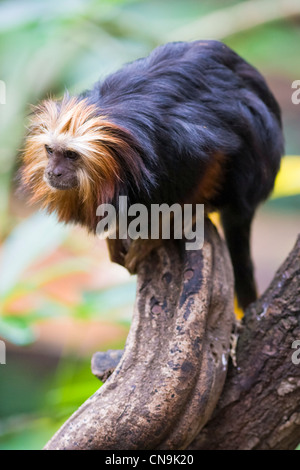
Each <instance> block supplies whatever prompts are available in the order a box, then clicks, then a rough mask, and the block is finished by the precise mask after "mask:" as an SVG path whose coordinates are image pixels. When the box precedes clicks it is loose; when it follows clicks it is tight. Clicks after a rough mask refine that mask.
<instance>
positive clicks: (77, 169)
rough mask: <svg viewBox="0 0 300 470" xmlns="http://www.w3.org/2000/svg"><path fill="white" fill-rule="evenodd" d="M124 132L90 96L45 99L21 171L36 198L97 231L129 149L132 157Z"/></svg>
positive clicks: (33, 123) (65, 217) (64, 218)
mask: <svg viewBox="0 0 300 470" xmlns="http://www.w3.org/2000/svg"><path fill="white" fill-rule="evenodd" d="M124 135H125V134H124V131H122V129H120V128H118V127H117V126H116V125H114V124H112V123H110V122H108V121H107V120H106V119H105V117H103V115H100V113H99V110H97V108H96V106H94V105H89V104H87V102H86V100H83V99H78V98H64V99H63V100H62V102H55V101H53V100H47V101H45V102H43V103H42V104H41V105H39V106H38V107H37V108H36V110H35V112H34V114H33V117H32V120H31V125H30V128H29V134H28V137H27V140H26V147H25V152H24V155H23V167H22V169H21V172H22V182H23V185H24V186H25V187H26V188H29V190H30V193H31V199H32V201H33V202H37V201H39V202H41V204H42V206H43V207H46V208H47V209H48V211H50V212H52V211H55V212H56V213H57V214H58V218H59V219H60V220H62V221H65V222H69V221H76V222H79V223H82V224H84V225H88V226H89V228H91V229H93V226H94V225H95V220H96V209H97V207H98V205H99V204H100V203H103V202H110V201H111V200H112V198H113V197H114V196H115V194H116V191H117V190H118V187H119V184H120V182H121V181H122V179H124V175H123V173H122V172H123V169H124V166H125V164H124V165H122V164H121V163H122V158H121V156H122V155H123V154H126V152H127V153H128V155H129V156H128V158H127V160H128V162H131V161H132V156H131V155H130V149H129V145H128V143H126V139H125V140H123V137H124ZM125 157H126V155H125ZM130 159H131V160H130ZM128 162H127V163H126V165H127V166H128ZM132 165H133V164H132ZM135 172H136V171H135Z"/></svg>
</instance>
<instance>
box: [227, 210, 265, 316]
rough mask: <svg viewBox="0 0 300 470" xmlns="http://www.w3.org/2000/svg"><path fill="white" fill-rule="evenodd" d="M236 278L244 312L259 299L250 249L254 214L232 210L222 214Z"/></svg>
mask: <svg viewBox="0 0 300 470" xmlns="http://www.w3.org/2000/svg"><path fill="white" fill-rule="evenodd" d="M221 217H222V224H223V228H224V233H225V238H226V241H227V245H228V249H229V253H230V256H231V261H232V264H233V270H234V277H235V290H236V294H237V299H238V303H239V305H240V307H241V308H242V309H243V310H244V309H245V308H246V307H247V306H248V305H249V304H250V303H251V302H254V301H255V300H256V298H257V293H256V284H255V280H254V273H253V264H252V260H251V249H250V231H251V223H252V219H253V213H252V214H251V215H248V216H246V217H245V216H244V215H241V214H240V213H238V212H236V211H234V210H233V209H232V208H226V209H225V210H223V211H222V212H221Z"/></svg>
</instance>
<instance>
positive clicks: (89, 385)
mask: <svg viewBox="0 0 300 470" xmlns="http://www.w3.org/2000/svg"><path fill="white" fill-rule="evenodd" d="M203 38H213V39H220V40H222V41H224V42H225V43H226V44H227V45H229V46H230V47H232V48H233V49H235V50H236V51H237V52H238V53H239V54H240V55H242V56H243V57H244V58H245V59H246V60H248V61H249V62H251V63H252V64H253V65H255V66H256V67H257V68H258V69H259V70H260V71H261V72H262V73H263V74H264V75H265V77H266V79H267V81H268V83H269V85H270V87H271V89H272V90H273V92H274V93H275V95H276V97H277V99H278V101H279V103H280V105H281V108H282V111H283V121H284V129H285V136H286V157H285V159H284V161H283V164H282V168H281V171H280V174H279V176H278V179H277V182H276V188H275V191H274V194H273V195H272V197H271V199H270V200H269V201H268V202H267V203H265V204H264V205H263V206H262V207H261V208H260V210H259V211H258V214H257V216H256V219H255V222H254V226H253V238H252V245H253V254H254V262H255V266H256V276H257V280H258V285H259V290H260V292H263V291H264V289H265V288H266V287H267V286H268V284H269V283H270V281H271V279H272V277H273V275H274V273H275V271H276V269H277V268H278V267H279V266H280V264H281V263H282V261H283V260H284V258H285V257H286V256H287V254H288V252H289V251H290V250H291V248H292V246H293V244H294V243H295V240H296V235H297V234H298V233H299V232H300V156H299V155H300V104H298V105H297V104H293V103H292V100H291V96H292V93H293V91H295V90H293V89H292V83H293V81H295V80H300V60H299V57H300V50H299V44H300V2H299V0H297V1H291V0H251V1H240V2H238V1H224V0H223V1H221V0H210V1H201V2H200V1H196V0H184V1H183V0H182V1H180V0H144V1H137V0H111V1H109V0H72V1H63V2H62V1H58V0H51V1H50V0H44V1H43V2H40V1H38V0H22V1H21V0H19V1H16V0H9V1H0V81H1V82H0V83H1V87H0V92H1V97H0V103H1V104H0V338H1V339H2V340H4V341H5V344H6V365H0V377H1V379H0V448H1V449H39V448H41V447H42V446H43V445H44V444H45V443H46V441H47V440H48V439H49V438H50V437H51V436H52V434H53V433H54V432H55V431H56V430H57V429H58V428H59V426H60V425H61V424H62V423H63V422H64V421H65V420H66V418H67V417H69V415H70V414H71V413H72V412H73V411H74V410H75V409H76V408H78V406H79V405H80V404H82V402H83V401H84V400H85V399H86V398H88V397H89V396H90V395H91V394H92V393H93V392H94V391H96V390H97V389H98V387H99V386H100V383H99V381H98V380H97V379H96V378H94V377H93V376H92V374H91V372H90V358H91V355H92V353H94V352H96V351H97V350H106V349H108V348H113V349H119V348H123V346H124V343H125V340H126V336H127V333H128V329H129V326H130V319H131V314H132V309H133V302H134V297H135V278H134V277H130V276H129V275H128V273H127V272H126V271H125V269H123V268H121V267H119V266H117V265H114V264H112V263H110V262H109V259H108V254H107V251H106V246H105V242H103V241H100V240H98V239H95V238H94V237H90V236H88V235H87V234H86V233H85V231H83V230H81V229H79V228H77V227H65V226H63V225H58V224H57V223H56V221H55V219H54V218H53V217H49V216H47V215H45V214H43V213H41V212H39V211H37V209H36V208H33V207H29V205H28V204H27V203H26V201H24V200H23V198H22V197H21V196H20V195H18V193H17V192H16V186H17V184H16V182H15V176H16V171H17V168H18V159H19V155H20V152H21V149H22V146H23V144H24V135H25V132H26V123H27V116H28V114H29V112H30V104H36V103H37V102H38V101H39V100H40V99H43V98H45V97H47V96H49V95H52V96H57V97H59V96H61V95H62V94H63V93H64V91H65V90H66V89H68V91H69V92H70V93H71V94H72V93H77V92H80V91H83V90H84V89H86V88H89V87H90V86H91V85H92V84H93V83H94V82H95V81H96V80H98V79H99V78H103V77H105V76H106V75H107V74H108V73H110V72H112V71H114V70H116V69H117V68H118V67H120V66H121V65H122V64H123V63H124V62H128V61H131V60H134V59H136V58H138V57H141V56H144V55H147V54H148V53H149V52H150V51H151V50H152V49H153V48H154V47H156V46H157V45H159V44H163V43H165V42H168V41H173V40H193V39H203ZM4 92H5V96H4V94H3V93H4ZM298 96H299V98H300V94H299V95H298ZM4 98H5V99H4ZM4 101H5V104H4ZM299 101H300V100H299Z"/></svg>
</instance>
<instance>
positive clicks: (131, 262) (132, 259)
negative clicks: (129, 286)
mask: <svg viewBox="0 0 300 470" xmlns="http://www.w3.org/2000/svg"><path fill="white" fill-rule="evenodd" d="M139 262H140V259H139V257H138V256H137V255H136V254H135V253H130V252H129V253H127V255H125V258H124V266H125V268H126V269H127V270H128V271H129V272H130V274H136V273H137V269H138V265H139Z"/></svg>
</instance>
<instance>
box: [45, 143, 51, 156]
mask: <svg viewBox="0 0 300 470" xmlns="http://www.w3.org/2000/svg"><path fill="white" fill-rule="evenodd" d="M45 149H46V152H47V153H48V155H52V154H53V149H52V148H51V147H49V145H45Z"/></svg>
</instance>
